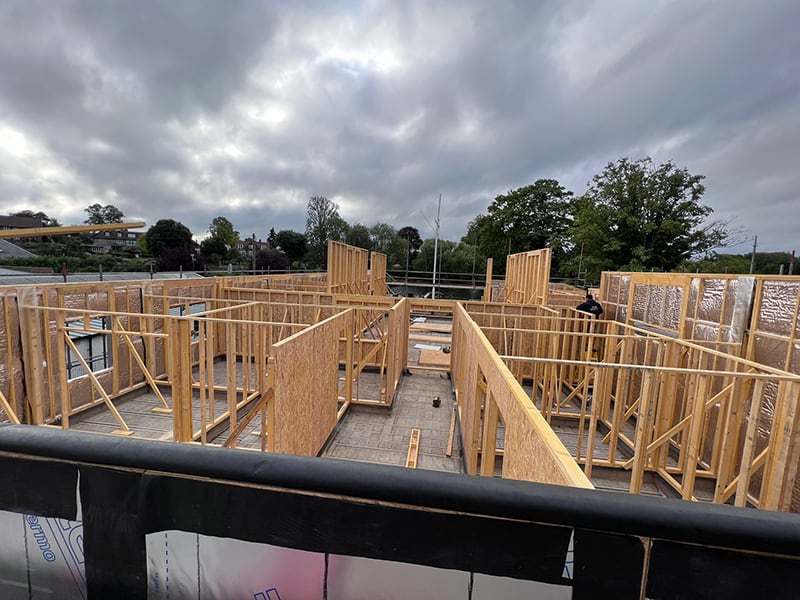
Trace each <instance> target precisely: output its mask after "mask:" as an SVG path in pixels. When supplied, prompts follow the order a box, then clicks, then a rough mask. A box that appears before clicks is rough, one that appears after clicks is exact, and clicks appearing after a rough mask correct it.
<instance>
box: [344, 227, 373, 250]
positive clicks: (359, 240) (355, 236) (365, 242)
mask: <svg viewBox="0 0 800 600" xmlns="http://www.w3.org/2000/svg"><path fill="white" fill-rule="evenodd" d="M345 241H346V242H347V243H348V244H350V245H351V246H356V247H358V248H364V249H365V250H371V249H372V239H371V238H370V235H369V227H367V226H366V225H363V224H361V223H356V224H355V225H353V226H351V227H348V228H347V237H346V238H345Z"/></svg>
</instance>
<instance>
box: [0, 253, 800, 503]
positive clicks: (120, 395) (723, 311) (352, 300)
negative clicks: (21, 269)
mask: <svg viewBox="0 0 800 600" xmlns="http://www.w3.org/2000/svg"><path fill="white" fill-rule="evenodd" d="M340 250H341V254H342V255H343V256H348V255H350V256H355V257H357V259H356V260H357V263H358V264H360V265H361V266H360V267H359V269H361V270H358V269H350V270H349V271H348V270H347V269H344V270H343V271H341V272H342V273H345V275H341V277H340V278H339V279H338V281H339V283H338V284H337V285H340V286H345V287H348V288H349V289H358V288H359V286H361V285H362V284H363V282H365V281H366V282H369V281H370V279H372V277H371V275H370V274H369V273H367V271H366V270H365V269H366V263H365V262H364V260H363V254H362V253H358V252H355V253H354V252H351V251H350V250H348V249H347V248H344V249H340ZM356 250H357V249H356ZM337 251H338V250H334V253H333V259H332V260H333V261H334V262H335V261H336V260H337V259H336V252H337ZM373 265H377V267H378V268H377V269H376V274H379V273H377V271H378V270H379V268H380V265H379V261H377V262H374V263H373ZM373 268H375V267H373ZM331 277H333V275H331ZM626 277H627V278H628V279H627V280H626V279H625V278H626ZM681 277H683V276H681ZM705 277H706V278H707V279H708V280H709V281H703V280H700V281H698V279H697V276H686V277H684V278H682V279H680V278H679V279H674V280H668V279H659V278H654V276H653V275H651V274H605V275H604V280H603V287H602V291H601V295H600V298H601V300H602V301H603V302H604V304H605V306H606V312H607V314H608V316H609V317H616V318H617V319H620V320H621V319H622V318H627V317H628V315H630V316H631V319H632V322H627V323H626V322H618V321H614V320H613V319H612V320H602V321H591V320H589V319H587V318H586V316H585V315H581V314H579V313H577V312H575V311H574V309H572V308H566V307H547V306H542V305H525V304H514V303H501V304H493V303H480V302H467V303H456V302H453V301H446V300H436V301H434V300H425V299H401V300H399V301H398V300H396V299H393V298H389V297H386V296H379V295H370V294H369V292H370V291H371V290H370V289H369V286H367V294H362V295H358V294H335V293H330V292H329V287H330V285H331V284H330V281H329V280H328V279H327V278H325V277H324V276H322V275H319V274H307V275H302V276H298V277H297V278H292V277H287V276H272V277H270V276H253V277H231V278H220V279H193V280H188V279H183V280H172V281H139V282H124V283H123V282H106V283H94V284H59V285H48V286H38V287H36V286H24V287H19V288H5V289H0V307H2V311H3V313H2V316H3V318H2V323H0V348H2V349H3V354H2V357H1V358H0V404H2V407H1V408H2V415H3V416H4V417H5V419H4V420H6V421H10V422H21V423H29V424H38V425H55V426H59V427H61V428H69V427H70V421H71V419H74V418H75V417H76V416H77V415H78V414H79V413H80V412H82V411H84V410H86V409H88V408H92V407H96V406H105V407H106V408H107V410H108V411H109V412H110V413H111V414H112V415H113V418H114V419H115V422H116V423H117V424H118V428H117V431H116V433H117V434H119V435H134V436H135V435H136V431H135V430H134V428H132V427H130V426H129V424H128V423H126V422H125V421H124V419H123V418H122V416H121V415H120V414H119V411H118V410H117V404H118V403H119V402H120V401H122V400H124V398H125V397H126V396H128V395H130V394H132V393H137V394H138V393H141V392H147V391H149V392H150V393H151V394H152V396H153V398H154V400H153V407H152V410H153V412H161V413H170V414H171V415H172V422H173V435H172V439H174V440H176V441H186V442H190V441H195V442H199V443H203V444H222V445H225V446H236V445H237V444H238V443H239V440H240V439H241V436H242V435H244V434H245V432H246V431H248V428H249V430H255V431H256V432H257V433H258V434H259V439H260V441H261V449H262V450H264V451H276V452H287V453H296V454H306V455H315V454H317V453H318V452H319V451H320V448H321V447H322V446H323V444H324V443H325V440H326V439H327V438H328V436H329V435H330V433H331V430H332V429H333V427H334V426H335V424H336V422H337V420H338V419H340V418H341V417H342V416H343V415H344V413H345V411H346V410H347V407H348V406H349V405H350V404H356V403H370V404H374V405H380V406H387V407H389V406H391V404H392V401H393V399H394V395H395V392H396V391H397V387H398V385H399V383H400V381H401V375H402V373H403V372H404V371H405V370H406V369H407V368H409V366H408V362H407V356H408V340H409V317H410V315H411V313H412V312H419V311H426V312H434V313H449V314H452V315H453V317H454V326H453V338H452V343H453V346H452V350H453V351H452V353H451V355H450V358H451V364H450V365H449V366H448V367H446V369H445V370H449V371H450V373H452V376H453V380H454V387H455V391H456V398H457V402H458V404H457V406H458V410H459V416H460V422H461V424H462V427H461V435H462V441H463V447H464V451H465V462H466V465H467V468H468V470H469V472H470V473H473V474H481V475H487V476H490V475H492V474H494V468H495V462H496V461H495V458H497V457H499V456H502V473H503V476H505V477H511V478H519V479H529V480H533V481H542V482H550V483H559V484H566V485H573V486H578V487H590V486H591V484H590V483H589V480H588V477H587V476H589V475H591V472H592V469H593V468H599V467H608V468H619V469H625V470H628V471H630V472H631V485H630V489H631V491H633V492H637V491H639V490H641V487H642V483H643V481H644V477H645V475H646V474H655V475H657V476H659V477H661V478H662V479H663V481H665V482H666V483H667V484H668V485H670V486H672V487H673V488H674V489H675V490H676V493H677V494H679V495H680V496H681V497H684V498H686V499H710V500H712V501H715V502H729V503H735V504H740V505H751V506H757V507H759V508H769V509H780V510H787V509H789V508H792V509H795V510H797V508H796V506H795V504H794V502H793V496H795V497H797V496H798V494H797V492H796V479H797V478H796V473H797V469H798V462H799V461H800V456H798V449H800V443H798V435H800V427H798V424H797V420H798V413H800V411H798V410H797V401H798V397H800V387H799V386H800V378H799V377H798V375H797V374H796V373H795V374H792V373H789V372H787V371H786V369H785V368H784V367H785V366H786V365H787V364H788V365H789V366H790V367H792V369H794V364H795V362H796V357H797V353H796V347H797V334H796V331H797V325H798V299H797V298H798V293H800V286H798V285H797V282H796V281H794V280H791V279H789V280H778V279H775V278H753V279H752V289H753V290H754V294H755V295H754V296H753V298H752V300H751V306H752V309H747V310H745V308H743V307H746V303H745V302H744V301H743V300H742V299H741V298H742V293H741V291H740V290H742V289H750V288H748V287H747V286H748V282H747V279H746V278H731V277H723V276H705ZM615 278H616V279H615ZM624 281H628V282H629V283H628V285H627V288H625V291H624V293H623V291H622V289H621V288H622V283H621V282H624ZM631 281H632V282H633V284H630V282H631ZM674 281H678V282H679V283H681V285H683V286H684V287H683V288H681V289H683V290H684V292H681V293H677V292H675V291H673V290H669V289H666V290H659V289H657V287H660V288H669V285H666V283H667V282H673V283H674ZM719 281H722V282H723V283H724V286H723V283H718V282H719ZM615 282H616V283H615ZM615 286H616V287H615ZM673 287H675V286H674V285H673ZM711 289H713V290H717V289H723V290H728V291H726V292H725V293H716V294H715V295H713V296H709V295H708V294H707V293H705V292H703V291H702V290H711ZM776 290H777V291H778V292H779V293H776ZM642 296H643V297H644V298H646V299H647V300H646V301H644V300H642V299H641V297H642ZM776 297H777V300H776ZM658 298H662V299H669V301H666V300H662V301H661V304H659V303H658V301H657V300H658ZM678 298H679V299H680V302H677V299H678ZM692 298H696V301H692ZM701 299H702V300H701ZM714 299H717V300H714ZM712 300H714V301H716V302H717V303H718V304H719V303H721V304H722V306H721V307H718V308H714V301H712ZM776 301H778V305H777V306H780V307H782V309H781V311H779V314H778V316H777V317H776V316H775V315H776V314H777V313H776ZM675 306H677V307H678V309H676V308H675ZM676 310H677V311H678V312H677V315H678V316H677V317H676V316H675V311H676ZM750 310H751V312H752V315H753V316H752V317H749V315H750V312H749V311H750ZM717 314H718V315H719V317H718V318H717V320H716V321H714V318H716V317H715V315H717ZM742 314H747V315H748V317H749V318H750V319H751V320H749V321H745V322H742V319H741V315H742ZM656 317H658V318H656ZM658 319H661V321H658ZM787 320H788V323H790V324H787ZM684 321H689V323H688V324H686V323H684ZM714 322H716V323H717V327H718V329H714V328H713V327H712V328H711V330H712V331H713V332H714V335H710V334H708V331H709V329H708V323H714ZM664 325H667V326H668V327H665V326H664ZM719 331H721V332H722V333H719ZM754 331H755V334H754V333H753V332H754ZM689 332H692V333H691V334H690V333H689ZM81 334H91V335H105V336H108V339H109V344H108V347H109V352H110V354H111V356H112V363H113V368H109V369H106V370H104V371H101V372H97V373H93V374H87V375H85V376H83V377H79V378H75V379H68V378H67V375H66V372H65V369H64V368H60V367H59V366H60V365H64V364H65V362H66V353H67V350H68V349H69V348H72V346H70V344H71V343H72V337H75V336H76V335H81ZM680 335H684V336H686V337H688V338H690V339H685V340H683V339H680V337H679V336H680ZM739 335H741V336H742V338H741V341H739V337H737V336H739ZM691 336H694V339H691ZM734 341H735V343H734ZM765 344H766V347H767V348H779V349H780V350H781V353H780V354H779V356H780V359H779V360H778V361H777V362H778V363H779V364H775V365H774V366H773V365H769V364H763V363H764V361H763V360H758V361H756V360H752V359H751V358H750V357H749V356H748V355H747V352H754V353H755V354H754V355H753V356H755V357H756V358H761V357H762V355H760V354H758V353H759V352H763V348H764V347H765ZM770 344H772V345H771V346H770ZM732 348H738V349H739V350H738V352H739V353H740V354H744V355H740V356H737V355H736V354H737V353H736V352H733V353H731V349H732ZM787 348H788V350H786V349H787ZM784 350H785V351H784ZM83 366H84V367H87V366H88V365H85V364H84V365H83ZM367 368H369V369H372V370H375V371H377V372H378V373H379V376H380V392H379V395H378V396H377V397H374V398H367V397H363V394H362V393H361V390H360V385H359V379H360V377H361V375H362V373H363V371H364V370H365V369H367ZM220 369H221V371H220ZM85 370H86V371H90V370H91V369H88V368H87V369H85ZM311 373H313V374H314V375H313V376H311V375H310V374H311ZM317 374H320V375H319V376H317ZM523 385H527V386H531V388H530V389H531V392H530V393H526V392H525V388H524V387H522V386H523ZM553 419H570V420H573V421H574V422H576V424H577V427H578V428H579V431H580V433H581V435H579V437H578V439H579V440H581V441H580V442H579V443H578V445H577V448H576V450H575V453H574V455H573V458H568V454H569V452H568V451H567V450H566V448H564V446H563V444H561V442H560V441H559V440H558V439H557V438H556V437H555V435H554V434H553V432H552V430H550V429H549V428H548V426H547V424H548V423H552V422H553ZM501 425H502V429H501ZM220 429H223V430H225V433H224V434H223V435H221V436H220V434H219V430H220ZM500 431H502V432H503V436H504V443H503V447H502V452H498V448H497V446H498V445H499V442H498V439H499V433H500ZM584 439H586V441H585V442H584ZM595 441H597V444H595ZM598 444H600V445H604V447H605V453H604V454H603V453H598V452H597V451H596V450H595V448H596V446H597V445H598ZM577 465H581V466H582V467H583V472H581V469H580V468H578V466H577ZM709 494H710V496H711V497H710V498H707V497H705V496H704V495H706V496H707V495H709Z"/></svg>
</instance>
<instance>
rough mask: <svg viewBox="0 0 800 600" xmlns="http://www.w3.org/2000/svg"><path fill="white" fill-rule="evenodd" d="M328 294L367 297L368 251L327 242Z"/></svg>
mask: <svg viewBox="0 0 800 600" xmlns="http://www.w3.org/2000/svg"><path fill="white" fill-rule="evenodd" d="M328 292H329V293H331V294H364V295H369V250H365V249H364V248H356V247H355V246H349V245H347V244H343V243H341V242H334V241H333V240H329V241H328Z"/></svg>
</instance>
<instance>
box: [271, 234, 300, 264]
mask: <svg viewBox="0 0 800 600" xmlns="http://www.w3.org/2000/svg"><path fill="white" fill-rule="evenodd" d="M275 244H276V246H275V247H276V248H277V249H278V250H280V251H281V252H283V253H284V254H285V255H286V256H287V257H288V258H289V262H290V263H291V264H293V265H294V264H296V263H298V262H299V261H300V260H302V259H303V257H304V256H305V255H306V252H308V247H307V245H306V236H305V235H304V234H302V233H300V232H298V231H292V230H291V229H282V230H281V231H279V232H278V233H277V234H276V235H275Z"/></svg>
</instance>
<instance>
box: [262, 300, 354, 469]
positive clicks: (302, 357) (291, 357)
mask: <svg viewBox="0 0 800 600" xmlns="http://www.w3.org/2000/svg"><path fill="white" fill-rule="evenodd" d="M352 319H353V312H352V311H350V310H348V311H347V312H345V313H342V314H339V315H336V316H334V317H331V318H330V319H327V320H325V321H323V322H321V323H318V324H317V325H315V326H313V327H310V328H308V329H306V330H304V331H302V332H300V333H297V334H295V335H293V336H291V337H289V338H287V339H285V340H283V341H282V342H280V343H278V344H275V345H274V346H273V348H272V353H273V357H274V369H275V370H274V374H275V379H274V386H275V388H274V389H275V396H274V400H273V402H274V403H275V423H274V436H275V437H274V440H275V446H274V447H275V451H276V452H282V453H286V454H300V455H305V456H316V454H317V453H318V452H319V451H320V449H321V448H322V444H323V443H324V442H325V440H326V439H327V438H328V436H329V435H330V433H331V431H333V427H334V426H335V425H336V412H337V410H338V377H339V356H338V344H337V340H338V339H339V336H340V335H341V334H342V332H343V331H350V330H351V328H352Z"/></svg>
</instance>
